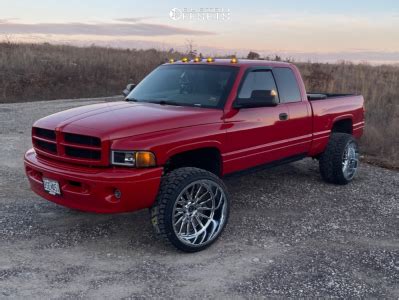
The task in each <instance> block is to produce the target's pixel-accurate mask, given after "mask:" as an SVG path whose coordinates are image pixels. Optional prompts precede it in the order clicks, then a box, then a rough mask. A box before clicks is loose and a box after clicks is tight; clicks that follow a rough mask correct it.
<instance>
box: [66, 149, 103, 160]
mask: <svg viewBox="0 0 399 300" xmlns="http://www.w3.org/2000/svg"><path fill="white" fill-rule="evenodd" d="M65 154H66V155H67V156H70V157H76V158H85V159H91V160H100V159H101V150H100V151H98V150H88V149H80V148H75V147H65Z"/></svg>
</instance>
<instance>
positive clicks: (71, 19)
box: [0, 0, 399, 63]
mask: <svg viewBox="0 0 399 300" xmlns="http://www.w3.org/2000/svg"><path fill="white" fill-rule="evenodd" d="M328 2H329V3H327V1H321V0H318V1H314V0H302V1H296V0H280V1H246V2H240V3H238V1H237V3H233V2H232V1H217V2H216V1H158V2H156V1H132V0H114V1H105V0H97V1H91V0H86V1H83V0H80V1H77V0H68V1H50V0H36V1H33V0H32V1H27V0H25V1H18V0H13V1H10V0H8V1H5V0H0V39H5V38H8V39H12V40H15V41H21V40H22V41H27V42H32V41H33V42H43V41H49V42H54V43H72V44H78V45H89V44H92V43H94V44H99V45H107V46H115V47H132V48H148V47H156V48H160V49H169V48H171V47H173V48H175V49H178V50H184V49H185V47H186V45H187V40H192V41H193V44H194V47H195V48H196V49H198V50H199V51H201V52H204V53H206V54H211V55H212V54H225V53H237V54H239V55H241V54H242V55H244V53H247V52H248V51H249V50H253V51H258V52H260V53H261V54H262V55H274V54H280V55H283V56H285V57H286V56H292V57H295V58H297V59H301V60H309V59H310V60H316V61H318V60H320V61H334V60H340V59H346V60H354V61H361V60H367V61H370V62H394V63H395V62H399V1H397V0H396V1H395V0H378V1H371V0H363V1H360V0H352V1H348V0H346V1H344V0H334V1H328ZM173 8H177V9H178V10H177V12H182V11H184V10H185V9H186V11H187V10H194V12H193V13H192V18H191V20H188V17H187V16H188V15H187V14H186V16H185V17H187V18H185V19H183V17H181V15H176V14H175V15H173V16H174V17H175V19H173V18H171V15H170V12H171V10H172V9H173ZM200 9H208V12H211V17H212V19H211V20H201V19H198V18H197V16H198V15H196V12H198V11H200ZM215 9H219V11H221V10H223V11H224V12H225V13H226V14H225V15H224V17H225V18H223V19H222V18H220V15H219V16H218V17H215V16H216V14H215V13H214V12H215ZM226 16H227V17H226ZM178 17H180V18H178ZM216 18H219V19H216Z"/></svg>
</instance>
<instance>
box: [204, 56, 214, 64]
mask: <svg viewBox="0 0 399 300" xmlns="http://www.w3.org/2000/svg"><path fill="white" fill-rule="evenodd" d="M206 62H208V63H211V62H214V59H213V58H212V57H208V58H207V59H206Z"/></svg>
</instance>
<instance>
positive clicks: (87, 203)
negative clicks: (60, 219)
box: [25, 149, 163, 213]
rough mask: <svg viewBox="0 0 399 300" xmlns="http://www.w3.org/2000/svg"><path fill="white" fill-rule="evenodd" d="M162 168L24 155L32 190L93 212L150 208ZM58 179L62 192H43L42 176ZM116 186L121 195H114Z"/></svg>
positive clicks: (55, 200) (54, 200) (27, 153)
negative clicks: (68, 161) (95, 164)
mask: <svg viewBox="0 0 399 300" xmlns="http://www.w3.org/2000/svg"><path fill="white" fill-rule="evenodd" d="M162 171H163V168H161V167H158V168H149V169H130V168H116V167H109V168H100V167H96V168H91V167H83V166H77V165H71V164H65V163H62V162H55V161H48V160H44V159H41V158H38V157H37V155H36V152H35V151H34V150H33V149H30V150H29V151H28V152H26V154H25V172H26V175H27V176H28V179H29V183H30V186H31V189H32V190H33V191H34V192H35V193H36V194H38V195H39V196H41V197H43V198H45V199H47V200H49V201H52V202H55V203H57V204H60V205H63V206H67V207H70V208H73V209H78V210H82V211H88V212H96V213H120V212H129V211H136V210H139V209H143V208H148V207H151V206H152V204H153V203H154V201H155V198H156V196H157V194H158V189H159V184H160V181H161V176H162ZM43 177H44V178H48V179H53V180H57V181H58V182H59V184H60V189H61V195H60V196H53V195H50V194H48V193H47V192H45V191H44V188H43V181H42V178H43ZM115 189H119V190H120V191H121V197H120V198H119V199H117V198H116V197H115V196H114V191H115Z"/></svg>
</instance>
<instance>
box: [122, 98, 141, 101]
mask: <svg viewBox="0 0 399 300" xmlns="http://www.w3.org/2000/svg"><path fill="white" fill-rule="evenodd" d="M125 100H126V101H131V102H140V101H139V100H137V99H135V98H126V99H125Z"/></svg>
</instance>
